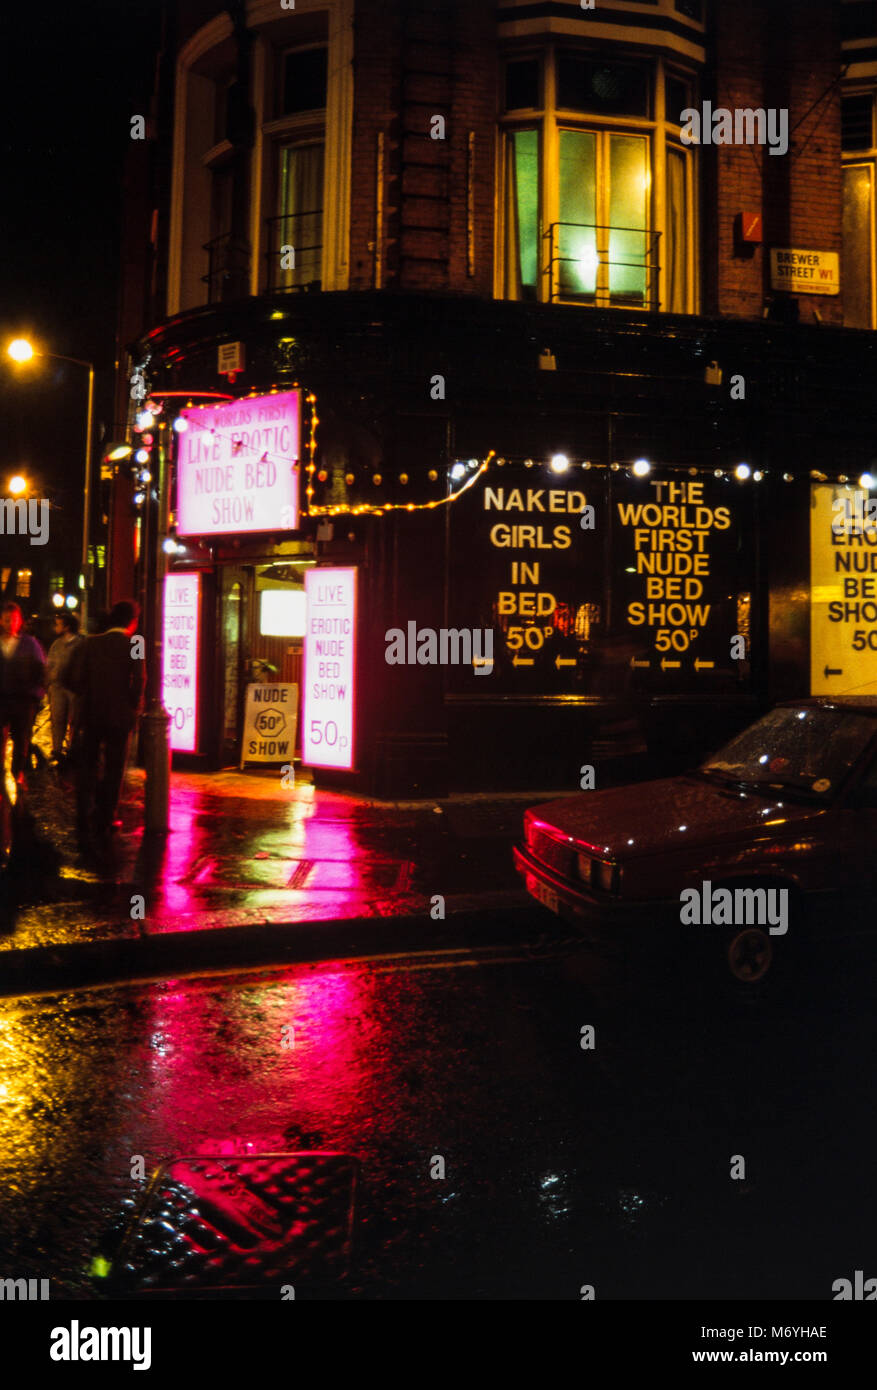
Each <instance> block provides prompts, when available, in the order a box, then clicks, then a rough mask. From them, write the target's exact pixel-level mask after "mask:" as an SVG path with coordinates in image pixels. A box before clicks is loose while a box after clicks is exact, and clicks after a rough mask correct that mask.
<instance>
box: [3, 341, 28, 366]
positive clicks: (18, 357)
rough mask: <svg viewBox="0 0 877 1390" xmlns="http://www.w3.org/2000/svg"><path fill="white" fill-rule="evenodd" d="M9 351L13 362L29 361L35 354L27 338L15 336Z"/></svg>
mask: <svg viewBox="0 0 877 1390" xmlns="http://www.w3.org/2000/svg"><path fill="white" fill-rule="evenodd" d="M7 351H8V353H9V356H10V357H11V358H12V360H13V362H29V361H30V359H31V358H32V357H33V355H34V354H33V348H32V347H31V345H30V343H29V342H28V341H27V338H13V340H12V342H11V343H10V344H9V347H8V349H7Z"/></svg>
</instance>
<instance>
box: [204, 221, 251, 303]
mask: <svg viewBox="0 0 877 1390" xmlns="http://www.w3.org/2000/svg"><path fill="white" fill-rule="evenodd" d="M204 250H205V251H206V252H207V274H206V275H202V276H201V279H202V281H203V282H204V284H205V285H206V286H207V303H208V304H223V303H225V302H226V301H227V300H233V299H244V298H246V296H247V295H248V294H249V293H250V246H249V243H248V242H246V241H241V240H240V239H239V238H236V237H233V236H232V235H231V234H230V233H225V234H224V235H223V236H216V237H213V239H212V240H211V241H206V242H205V243H204Z"/></svg>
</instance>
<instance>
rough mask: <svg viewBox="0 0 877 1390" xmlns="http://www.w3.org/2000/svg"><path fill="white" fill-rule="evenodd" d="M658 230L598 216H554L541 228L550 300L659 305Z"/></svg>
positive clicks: (639, 306) (610, 305)
mask: <svg viewBox="0 0 877 1390" xmlns="http://www.w3.org/2000/svg"><path fill="white" fill-rule="evenodd" d="M660 237H661V233H660V232H650V231H648V230H647V229H643V228H642V227H619V226H609V225H606V224H603V223H597V222H552V223H551V226H550V227H549V228H548V230H547V231H546V232H545V234H544V236H543V241H545V242H546V243H547V248H546V249H547V260H546V264H545V267H544V271H545V274H546V275H547V276H548V300H549V303H551V304H593V305H595V306H597V307H598V308H602V309H605V308H629V309H657V308H658V305H659V303H660V276H661V267H660V264H659V261H658V248H659V244H660Z"/></svg>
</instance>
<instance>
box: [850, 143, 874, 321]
mask: <svg viewBox="0 0 877 1390" xmlns="http://www.w3.org/2000/svg"><path fill="white" fill-rule="evenodd" d="M873 219H874V168H873V165H871V164H851V165H848V166H847V167H846V168H845V169H844V201H843V282H844V324H845V326H846V327H847V328H870V327H871V326H872V323H871V313H872V310H871V302H872V276H873V273H874V271H873V265H872V260H871V227H872V222H873Z"/></svg>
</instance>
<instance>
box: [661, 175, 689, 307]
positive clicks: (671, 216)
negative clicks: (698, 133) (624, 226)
mask: <svg viewBox="0 0 877 1390" xmlns="http://www.w3.org/2000/svg"><path fill="white" fill-rule="evenodd" d="M687 201H688V200H687V197H686V187H685V155H684V154H682V152H681V151H680V150H668V151H667V240H666V244H665V247H664V256H663V262H664V273H665V275H666V281H665V294H664V302H665V304H666V307H667V309H668V311H669V312H670V313H671V314H684V313H685V310H686V307H687V305H686V302H685V299H686V294H685V288H686V287H685V263H686V259H687V257H686V236H687V228H688V208H687Z"/></svg>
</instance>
